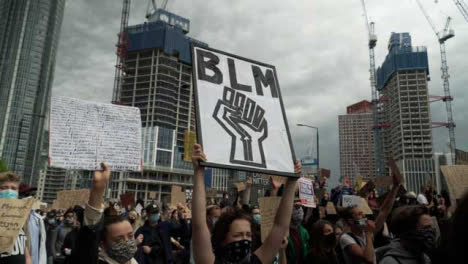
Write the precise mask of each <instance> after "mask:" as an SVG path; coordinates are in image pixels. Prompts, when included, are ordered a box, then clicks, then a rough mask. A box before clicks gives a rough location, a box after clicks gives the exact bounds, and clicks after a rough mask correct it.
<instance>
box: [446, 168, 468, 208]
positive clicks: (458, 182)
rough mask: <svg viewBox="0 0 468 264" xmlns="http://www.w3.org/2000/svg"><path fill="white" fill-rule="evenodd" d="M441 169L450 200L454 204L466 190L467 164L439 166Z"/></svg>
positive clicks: (467, 187)
mask: <svg viewBox="0 0 468 264" xmlns="http://www.w3.org/2000/svg"><path fill="white" fill-rule="evenodd" d="M441 170H442V175H443V176H444V178H445V181H446V182H447V186H448V189H449V195H450V200H451V201H452V204H456V201H457V200H458V199H461V197H462V196H463V194H465V192H466V191H467V190H468V177H467V175H468V165H455V166H441Z"/></svg>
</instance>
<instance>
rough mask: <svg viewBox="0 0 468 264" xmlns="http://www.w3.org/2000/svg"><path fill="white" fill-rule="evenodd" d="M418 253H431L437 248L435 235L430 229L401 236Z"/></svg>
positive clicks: (418, 230) (417, 230)
mask: <svg viewBox="0 0 468 264" xmlns="http://www.w3.org/2000/svg"><path fill="white" fill-rule="evenodd" d="M401 239H402V240H406V241H408V242H409V243H410V245H411V246H412V247H413V248H414V249H416V250H417V251H420V252H424V253H430V252H431V251H432V250H434V249H435V247H436V241H435V234H434V231H433V230H430V229H416V230H412V231H409V232H407V233H405V234H403V235H401Z"/></svg>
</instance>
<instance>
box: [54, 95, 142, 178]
mask: <svg viewBox="0 0 468 264" xmlns="http://www.w3.org/2000/svg"><path fill="white" fill-rule="evenodd" d="M49 133H50V134H49V138H50V139H49V165H50V166H52V167H57V168H64V169H82V170H99V169H101V165H100V164H101V162H105V163H106V164H107V165H108V166H109V167H110V169H111V170H113V171H141V169H142V168H141V149H142V148H141V117H140V110H139V109H138V108H136V107H128V106H118V105H112V104H101V103H94V102H87V101H83V100H78V99H73V98H66V97H53V98H52V106H51V111H50V131H49Z"/></svg>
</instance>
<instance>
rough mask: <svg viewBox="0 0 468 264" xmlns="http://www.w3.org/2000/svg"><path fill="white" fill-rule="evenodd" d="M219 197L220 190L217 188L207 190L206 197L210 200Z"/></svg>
mask: <svg viewBox="0 0 468 264" xmlns="http://www.w3.org/2000/svg"><path fill="white" fill-rule="evenodd" d="M217 195H218V190H216V189H215V188H206V197H208V198H216V196H217Z"/></svg>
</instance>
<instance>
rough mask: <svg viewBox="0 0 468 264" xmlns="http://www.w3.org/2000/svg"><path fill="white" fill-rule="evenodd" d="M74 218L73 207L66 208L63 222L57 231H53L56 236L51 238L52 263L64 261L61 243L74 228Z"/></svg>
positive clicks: (58, 263)
mask: <svg viewBox="0 0 468 264" xmlns="http://www.w3.org/2000/svg"><path fill="white" fill-rule="evenodd" d="M75 220H76V214H75V212H74V211H73V209H71V208H70V209H68V210H67V211H66V212H65V214H64V220H63V222H62V223H61V224H60V225H59V226H58V228H57V232H56V233H55V235H56V237H55V239H54V238H52V240H55V253H56V255H55V257H54V261H55V262H54V264H55V263H57V264H60V263H64V261H65V255H64V254H63V252H62V247H63V243H64V241H65V238H66V237H67V235H68V234H69V233H70V232H71V231H72V230H73V229H74V228H76V224H75Z"/></svg>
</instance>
